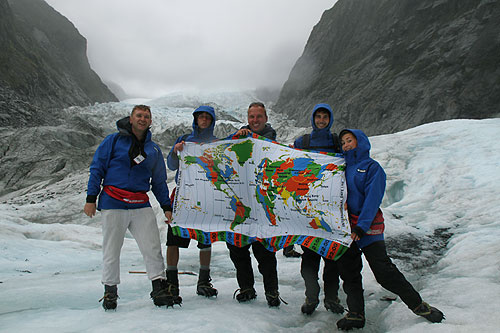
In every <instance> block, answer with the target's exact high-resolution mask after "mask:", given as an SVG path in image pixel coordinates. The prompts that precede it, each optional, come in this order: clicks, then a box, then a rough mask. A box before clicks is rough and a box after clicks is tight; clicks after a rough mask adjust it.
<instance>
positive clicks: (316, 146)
mask: <svg viewBox="0 0 500 333" xmlns="http://www.w3.org/2000/svg"><path fill="white" fill-rule="evenodd" d="M320 109H321V110H326V111H328V113H329V114H330V122H329V123H328V126H326V127H325V128H322V129H319V128H318V127H317V126H316V124H315V123H314V114H315V113H316V111H318V110H320ZM311 125H312V128H313V130H312V132H311V134H310V135H311V137H310V141H309V147H311V148H310V149H311V150H318V151H323V152H327V153H335V151H334V149H333V146H332V145H333V135H332V132H331V131H330V130H331V128H332V126H333V111H332V108H331V107H330V105H328V104H325V103H320V104H316V105H315V106H314V109H313V112H312V114H311ZM293 146H294V147H295V148H299V149H308V148H307V147H305V145H304V136H301V137H300V138H298V139H296V140H295V142H294V143H293Z"/></svg>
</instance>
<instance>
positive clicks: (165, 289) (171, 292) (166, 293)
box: [150, 279, 182, 307]
mask: <svg viewBox="0 0 500 333" xmlns="http://www.w3.org/2000/svg"><path fill="white" fill-rule="evenodd" d="M152 284H153V291H152V292H151V293H150V296H151V299H152V300H153V303H154V304H155V305H156V306H167V307H169V306H172V307H173V306H174V304H179V305H180V304H181V303H182V298H181V299H180V301H179V303H176V300H177V299H176V298H180V296H178V295H179V289H177V288H176V287H175V286H174V285H173V284H171V283H169V282H167V281H166V280H164V279H157V280H154V281H152ZM175 291H177V296H176V295H175Z"/></svg>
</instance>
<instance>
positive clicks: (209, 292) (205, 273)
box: [196, 269, 218, 297]
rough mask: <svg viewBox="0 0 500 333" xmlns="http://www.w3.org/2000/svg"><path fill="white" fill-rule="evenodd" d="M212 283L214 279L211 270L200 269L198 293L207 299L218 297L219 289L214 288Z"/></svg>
mask: <svg viewBox="0 0 500 333" xmlns="http://www.w3.org/2000/svg"><path fill="white" fill-rule="evenodd" d="M210 281H212V278H211V277H210V270H206V269H200V275H199V279H198V285H197V286H196V293H197V294H198V295H200V296H205V297H213V296H216V297H217V293H218V292H217V289H215V288H214V286H213V285H212V284H211V283H210Z"/></svg>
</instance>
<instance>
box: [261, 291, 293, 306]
mask: <svg viewBox="0 0 500 333" xmlns="http://www.w3.org/2000/svg"><path fill="white" fill-rule="evenodd" d="M266 300H267V305H269V307H277V306H280V304H281V302H283V303H285V304H288V303H287V302H285V301H284V300H283V298H281V297H280V293H279V292H278V291H277V290H273V291H271V292H266Z"/></svg>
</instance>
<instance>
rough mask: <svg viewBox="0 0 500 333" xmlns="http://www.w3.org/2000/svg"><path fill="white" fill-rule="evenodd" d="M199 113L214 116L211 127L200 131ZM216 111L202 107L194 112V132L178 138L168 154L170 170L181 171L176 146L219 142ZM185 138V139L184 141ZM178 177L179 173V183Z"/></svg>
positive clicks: (209, 107)
mask: <svg viewBox="0 0 500 333" xmlns="http://www.w3.org/2000/svg"><path fill="white" fill-rule="evenodd" d="M199 112H207V113H208V114H210V115H211V116H212V123H211V124H210V126H208V127H207V128H205V129H200V128H199V127H198V124H197V123H196V114H197V113H199ZM215 121H216V117H215V110H214V108H213V107H211V106H207V105H202V106H200V107H198V108H197V109H196V110H194V111H193V131H192V132H191V133H190V134H189V135H188V136H185V135H181V136H180V137H178V138H177V140H176V141H175V143H174V145H173V146H172V149H170V152H169V153H168V157H167V165H168V168H169V169H170V170H178V169H179V158H178V157H177V154H176V153H174V146H175V145H176V144H178V143H179V142H181V141H185V142H210V141H213V140H217V138H216V137H215V136H214V128H215ZM184 137H185V139H183V138H184ZM177 175H178V172H177V173H176V174H175V181H176V182H177Z"/></svg>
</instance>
